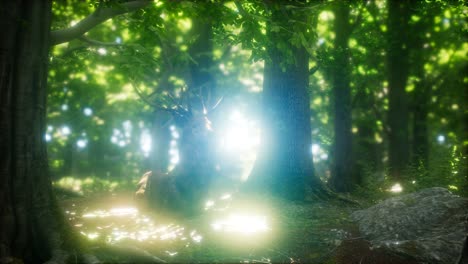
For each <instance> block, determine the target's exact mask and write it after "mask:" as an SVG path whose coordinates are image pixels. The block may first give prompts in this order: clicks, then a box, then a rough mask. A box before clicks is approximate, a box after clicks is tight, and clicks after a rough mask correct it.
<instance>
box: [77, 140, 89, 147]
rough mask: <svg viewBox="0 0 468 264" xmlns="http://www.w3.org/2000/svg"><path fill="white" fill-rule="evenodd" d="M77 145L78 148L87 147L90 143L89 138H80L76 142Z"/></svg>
mask: <svg viewBox="0 0 468 264" xmlns="http://www.w3.org/2000/svg"><path fill="white" fill-rule="evenodd" d="M76 145H77V146H78V148H85V147H86V145H88V140H86V139H78V141H77V142H76Z"/></svg>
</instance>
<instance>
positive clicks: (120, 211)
mask: <svg viewBox="0 0 468 264" xmlns="http://www.w3.org/2000/svg"><path fill="white" fill-rule="evenodd" d="M110 213H111V214H112V215H113V216H124V215H136V214H138V210H137V209H136V208H133V207H124V208H113V209H111V210H110Z"/></svg>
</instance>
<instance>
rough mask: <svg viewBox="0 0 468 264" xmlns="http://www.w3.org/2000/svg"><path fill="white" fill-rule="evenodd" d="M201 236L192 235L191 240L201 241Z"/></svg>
mask: <svg viewBox="0 0 468 264" xmlns="http://www.w3.org/2000/svg"><path fill="white" fill-rule="evenodd" d="M202 239H203V237H202V236H201V235H198V234H197V235H192V240H193V241H194V242H196V243H200V242H201V241H202Z"/></svg>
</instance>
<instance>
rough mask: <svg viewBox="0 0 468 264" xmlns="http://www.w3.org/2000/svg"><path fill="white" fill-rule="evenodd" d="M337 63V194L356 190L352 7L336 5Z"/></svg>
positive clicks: (334, 69)
mask: <svg viewBox="0 0 468 264" xmlns="http://www.w3.org/2000/svg"><path fill="white" fill-rule="evenodd" d="M334 27H335V34H336V37H335V47H334V49H335V50H334V53H335V56H334V57H335V61H334V63H333V65H332V66H331V71H332V72H331V76H332V81H333V102H334V131H335V141H334V144H333V165H332V175H331V179H330V182H329V183H330V185H331V186H332V188H333V189H334V190H335V191H337V192H349V191H351V190H352V189H353V185H354V184H355V182H353V179H352V168H353V158H352V157H353V156H352V135H351V88H350V85H349V82H350V67H349V59H350V54H349V48H348V40H349V36H350V33H351V27H350V24H349V3H347V2H339V3H336V8H335V21H334Z"/></svg>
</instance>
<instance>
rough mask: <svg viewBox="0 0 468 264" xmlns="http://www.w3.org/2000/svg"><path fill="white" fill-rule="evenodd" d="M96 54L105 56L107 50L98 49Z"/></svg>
mask: <svg viewBox="0 0 468 264" xmlns="http://www.w3.org/2000/svg"><path fill="white" fill-rule="evenodd" d="M97 52H98V53H99V54H101V55H106V54H107V50H106V49H105V48H99V49H98V50H97Z"/></svg>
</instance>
